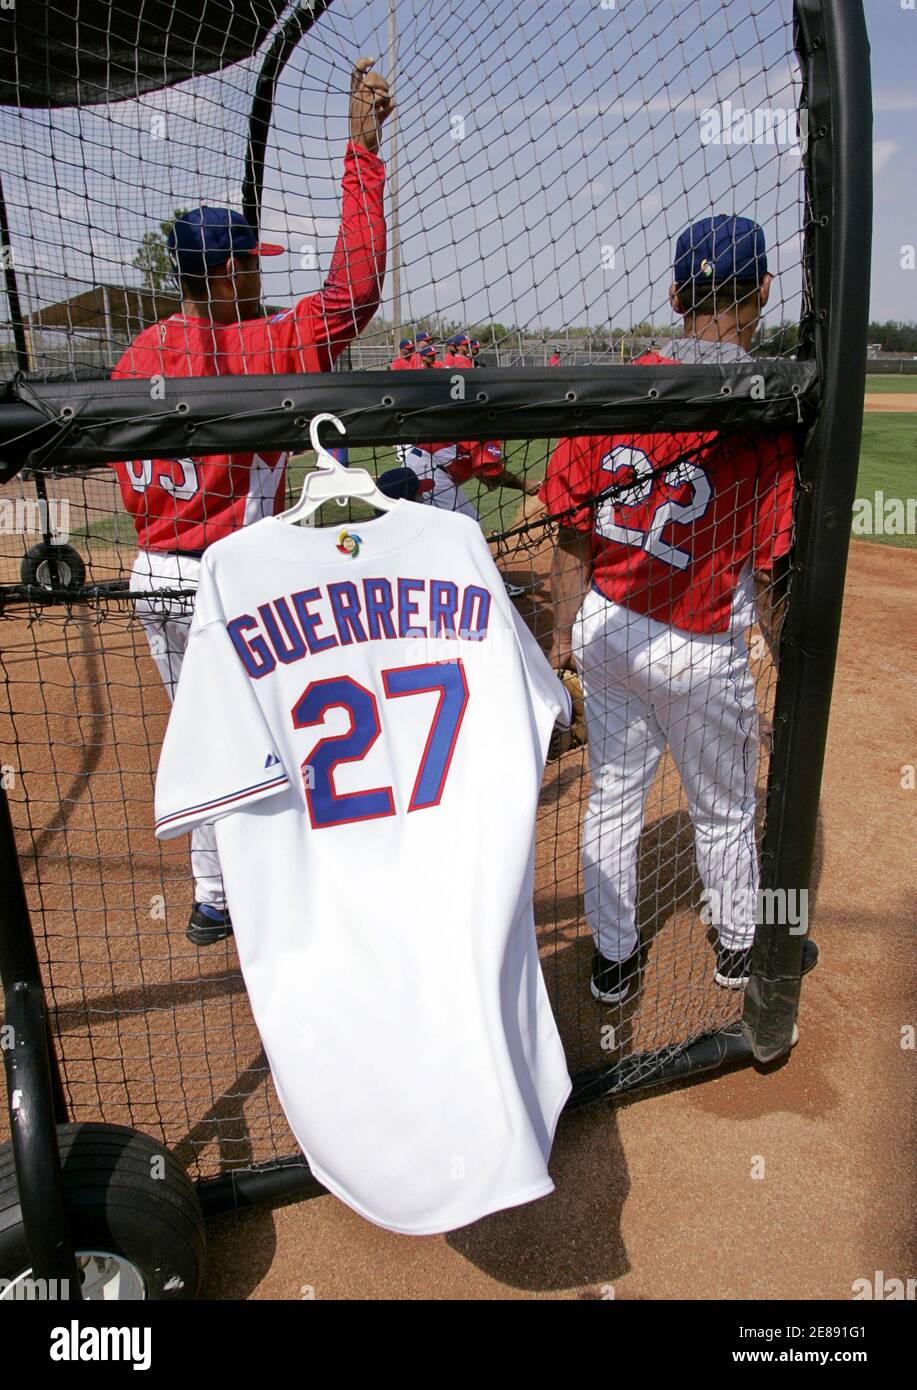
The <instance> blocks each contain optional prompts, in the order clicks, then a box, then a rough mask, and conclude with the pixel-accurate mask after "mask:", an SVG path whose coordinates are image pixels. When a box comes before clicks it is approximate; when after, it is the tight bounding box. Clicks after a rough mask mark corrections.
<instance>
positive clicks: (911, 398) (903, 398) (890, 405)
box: [864, 391, 917, 414]
mask: <svg viewBox="0 0 917 1390" xmlns="http://www.w3.org/2000/svg"><path fill="white" fill-rule="evenodd" d="M864 402H865V408H866V409H867V410H872V411H879V412H880V413H882V414H891V413H892V412H894V411H897V412H899V413H906V414H911V412H913V411H915V410H917V391H915V392H909V391H901V392H898V391H890V392H889V393H888V395H886V394H885V393H884V392H881V391H867V393H866V396H865V397H864Z"/></svg>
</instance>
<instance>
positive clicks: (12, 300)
mask: <svg viewBox="0 0 917 1390" xmlns="http://www.w3.org/2000/svg"><path fill="white" fill-rule="evenodd" d="M0 253H2V255H3V282H4V288H5V290H6V297H7V300H8V302H9V306H10V324H11V325H12V329H13V343H14V344H15V347H16V361H17V363H18V365H19V370H20V371H21V372H27V371H28V370H29V365H30V363H29V345H28V343H27V341H26V336H25V324H24V323H23V320H22V304H21V302H20V299H19V284H18V282H17V280H16V267H15V265H14V264H13V246H12V242H11V241H10V223H9V218H8V216H7V212H6V194H5V193H4V191H3V179H2V177H0Z"/></svg>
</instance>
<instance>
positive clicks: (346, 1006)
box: [156, 501, 570, 1235]
mask: <svg viewBox="0 0 917 1390" xmlns="http://www.w3.org/2000/svg"><path fill="white" fill-rule="evenodd" d="M558 717H559V718H561V719H562V720H568V719H569V703H568V699H567V695H566V692H565V691H564V689H563V687H562V685H561V684H560V682H559V681H558V680H557V679H556V677H555V676H554V673H553V672H552V671H551V669H550V666H549V665H548V663H547V661H546V659H545V657H544V656H543V654H542V652H541V649H540V648H539V647H538V645H537V643H536V642H535V640H534V638H533V637H532V636H531V634H530V633H529V631H528V629H527V628H526V626H525V624H524V623H523V622H522V621H521V619H520V618H519V617H518V615H517V614H516V612H515V610H514V608H513V606H512V604H511V603H510V601H509V599H508V597H507V595H506V591H505V588H504V585H503V583H502V580H501V579H500V576H499V574H498V572H497V569H496V567H495V565H494V563H493V559H492V558H491V555H490V551H489V550H488V547H487V543H486V541H485V540H484V537H483V536H482V534H481V531H480V529H479V527H478V526H476V525H475V524H474V523H473V522H471V521H469V520H468V519H467V518H465V517H463V516H458V515H454V514H452V513H448V512H443V511H437V510H435V509H433V508H429V507H421V506H417V505H415V504H413V503H410V502H406V501H402V502H399V503H398V504H397V506H396V507H395V509H394V510H393V511H391V512H389V513H386V514H385V515H383V516H380V517H378V518H377V519H375V520H372V521H369V522H361V523H359V524H354V525H352V526H348V527H347V528H346V530H344V531H338V530H337V529H335V528H329V529H312V528H303V529H299V528H297V527H295V526H291V525H289V524H288V523H286V522H283V521H279V520H277V519H275V518H273V517H271V518H268V519H266V520H264V521H260V522H257V523H256V524H255V525H253V526H250V527H247V528H246V529H245V530H244V531H240V532H238V533H237V534H236V535H233V536H230V537H228V538H227V539H225V540H221V541H218V542H217V543H216V544H215V545H213V546H211V547H210V548H209V549H208V550H207V552H206V554H205V556H204V559H203V562H202V564H201V575H200V587H199V590H198V596H197V603H196V609H195V616H194V622H193V625H192V632H191V636H190V639H189V642H188V649H187V652H186V654H185V659H184V663H183V666H182V672H181V678H180V680H179V684H178V690H177V693H176V697H175V703H174V706H173V709H172V716H171V719H170V721H169V727H168V731H167V734H166V738H165V743H164V745H163V750H162V756H161V760H160V764H159V775H158V778H157V783H156V833H157V835H159V836H160V837H161V838H168V837H170V836H173V835H178V834H181V833H182V832H184V831H187V830H188V829H190V828H191V827H192V826H195V825H199V824H201V822H206V821H214V822H215V829H216V839H217V846H218V849H219V856H220V863H221V865H222V867H223V875H224V881H225V887H226V897H227V902H228V905H229V908H230V911H231V914H232V920H233V924H234V927H235V938H236V944H237V947H238V951H239V959H240V962H241V966H242V971H243V974H244V977H245V982H246V986H247V988H248V993H249V997H250V999H251V1004H252V1009H253V1012H254V1016H255V1021H256V1023H257V1025H258V1028H259V1030H260V1032H261V1036H262V1039H263V1042H264V1046H265V1050H266V1052H267V1055H268V1059H269V1061H270V1065H271V1070H272V1072H273V1076H274V1081H275V1083H276V1087H277V1092H278V1095H279V1097H280V1100H281V1103H282V1105H283V1107H284V1110H285V1112H286V1115H287V1118H288V1119H289V1122H290V1125H291V1127H292V1129H293V1131H294V1133H295V1135H296V1137H297V1139H298V1141H299V1143H300V1145H301V1146H302V1149H303V1152H304V1153H305V1155H306V1157H307V1158H308V1160H309V1163H310V1166H311V1167H312V1169H313V1171H314V1172H315V1174H316V1176H317V1177H318V1178H319V1179H320V1180H321V1181H322V1182H323V1183H325V1185H326V1186H327V1187H328V1188H329V1189H330V1190H331V1191H332V1192H334V1193H336V1194H337V1196H338V1197H340V1198H341V1199H342V1200H343V1201H345V1202H347V1203H348V1204H349V1205H350V1206H352V1207H353V1208H354V1209H355V1210H356V1211H358V1212H360V1213H361V1214H362V1215H363V1216H365V1217H368V1218H369V1219H370V1220H371V1221H375V1222H376V1223H378V1224H379V1225H380V1226H385V1227H387V1228H388V1229H390V1230H394V1231H402V1232H405V1233H408V1234H418V1235H420V1234H431V1233H434V1232H438V1231H446V1230H451V1229H453V1228H455V1227H457V1226H463V1225H465V1224H466V1223H468V1222H470V1221H474V1220H476V1219H477V1218H478V1217H481V1216H484V1215H485V1214H486V1213H488V1212H492V1211H496V1210H498V1209H500V1208H503V1207H509V1206H514V1205H516V1204H518V1203H520V1202H526V1201H530V1200H531V1199H533V1198H535V1197H540V1196H543V1195H544V1194H546V1193H548V1192H550V1191H552V1190H553V1184H552V1182H551V1179H550V1177H549V1175H548V1169H547V1159H548V1156H549V1153H550V1149H551V1143H552V1140H553V1136H554V1129H555V1125H556V1123H557V1119H558V1116H559V1114H560V1111H561V1110H562V1108H563V1105H564V1103H565V1101H566V1099H567V1096H568V1095H569V1091H570V1078H569V1076H568V1073H567V1067H566V1062H565V1059H564V1054H563V1048H562V1046H561V1042H560V1038H559V1036H558V1033H557V1028H556V1025H555V1022H554V1018H553V1015H552V1013H551V1008H550V1004H549V1001H548V996H547V991H546V989H545V985H544V980H543V979H542V974H541V968H540V965H539V961H538V955H537V951H536V944H535V932H534V922H533V912H532V889H533V875H534V825H535V809H536V804H537V799H538V792H539V787H540V784H541V779H542V774H543V771H544V759H545V753H546V750H547V745H548V740H549V738H550V734H551V729H552V727H553V725H554V722H555V719H557V718H558Z"/></svg>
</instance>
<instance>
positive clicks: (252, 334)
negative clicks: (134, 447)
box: [112, 143, 385, 551]
mask: <svg viewBox="0 0 917 1390" xmlns="http://www.w3.org/2000/svg"><path fill="white" fill-rule="evenodd" d="M384 181H385V168H384V165H383V164H382V161H381V160H380V159H379V158H378V157H377V156H376V155H374V154H371V153H370V152H369V151H368V150H366V149H364V147H363V146H362V145H355V144H353V143H350V144H348V147H347V153H346V156H345V160H344V179H343V204H342V212H341V230H340V234H339V236H338V240H337V245H336V246H335V250H334V255H333V257H332V261H331V268H330V271H329V273H328V277H327V279H326V281H325V284H324V286H323V288H322V289H321V290H320V291H319V292H318V293H317V294H313V295H309V296H308V297H306V298H305V299H301V300H300V301H299V302H298V303H297V304H296V305H295V306H294V307H293V308H292V309H285V310H283V311H282V312H281V313H278V314H274V315H273V316H272V317H270V318H268V317H265V318H255V319H243V320H241V321H240V322H238V323H234V324H229V325H220V324H216V323H213V322H211V321H210V320H208V319H199V318H189V317H187V316H186V315H184V314H173V315H172V317H171V318H168V319H164V320H163V321H162V322H161V323H156V324H153V325H152V326H151V327H150V328H146V329H144V330H143V332H142V333H140V334H139V335H138V337H137V338H136V339H135V340H134V342H133V343H132V344H131V346H130V347H129V348H128V349H127V351H126V352H125V353H124V355H123V357H122V358H121V360H120V362H119V363H118V365H117V366H116V368H115V370H114V372H113V373H112V376H113V378H114V379H115V380H117V379H122V378H131V377H143V378H146V379H147V380H152V379H153V378H155V377H206V376H252V375H258V374H267V373H278V372H326V371H330V370H331V367H332V364H333V363H334V361H335V360H336V359H337V357H339V356H340V354H341V352H342V351H343V349H344V347H345V346H346V345H347V343H349V342H351V341H352V340H353V339H354V338H355V337H356V336H357V334H358V333H360V332H362V330H363V329H364V328H365V327H366V325H367V324H368V323H369V321H370V319H371V318H372V316H373V314H374V313H375V311H376V309H377V308H378V306H379V297H380V293H381V287H382V282H383V279H384V276H385V221H384V217H383V208H382V197H383V187H384ZM286 460H287V455H286V453H281V452H264V453H263V454H251V453H242V454H209V455H206V456H204V457H194V458H181V459H176V458H169V459H134V460H131V461H129V462H122V463H116V464H113V467H114V469H115V472H116V473H117V475H118V482H119V484H120V487H121V495H122V498H123V499H124V506H125V508H126V509H127V511H128V512H130V514H131V516H132V517H133V519H134V524H135V526H136V528H137V543H138V545H139V546H140V548H141V549H142V550H169V551H174V550H182V551H198V550H203V549H204V548H205V546H208V545H210V543H211V542H212V541H215V540H219V539H220V538H221V537H223V536H227V535H230V534H231V533H232V532H233V531H237V530H239V528H240V527H242V526H246V525H249V524H250V523H251V522H252V521H256V520H259V519H260V518H261V517H264V516H270V515H272V514H273V513H274V512H277V511H280V510H281V508H282V506H283V494H284V480H285V472H286Z"/></svg>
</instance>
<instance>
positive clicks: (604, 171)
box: [0, 0, 917, 329]
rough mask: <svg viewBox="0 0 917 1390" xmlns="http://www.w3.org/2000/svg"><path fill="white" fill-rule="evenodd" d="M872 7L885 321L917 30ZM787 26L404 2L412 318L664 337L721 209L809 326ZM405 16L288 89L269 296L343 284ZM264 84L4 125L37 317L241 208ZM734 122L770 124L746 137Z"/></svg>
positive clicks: (710, 11) (900, 274) (657, 8)
mask: <svg viewBox="0 0 917 1390" xmlns="http://www.w3.org/2000/svg"><path fill="white" fill-rule="evenodd" d="M904 3H905V4H910V0H904ZM866 9H867V22H868V24H869V28H870V35H871V43H872V53H873V85H874V99H875V143H874V167H875V172H876V185H875V207H876V219H875V225H876V230H875V238H874V256H873V287H872V316H873V317H874V318H880V319H884V318H892V317H896V318H897V317H905V318H917V272H915V271H912V270H911V271H908V270H904V269H902V268H901V248H902V246H905V245H907V244H910V243H913V242H914V241H915V240H917V149H915V140H914V135H915V124H917V89H915V83H914V79H913V74H914V72H915V71H917V61H915V60H917V12H915V11H914V10H913V9H905V8H902V4H901V0H867V4H866ZM790 12H791V4H790V0H604V3H603V0H569V3H563V2H562V0H550V3H547V4H543V5H541V6H538V5H530V6H520V5H519V4H518V3H514V2H513V0H491V3H489V4H488V5H486V6H482V5H480V4H479V3H477V2H476V0H452V2H451V3H449V4H445V3H443V0H398V4H397V23H398V47H397V54H398V58H397V65H396V72H395V82H396V95H397V98H398V102H399V118H398V120H399V125H398V144H399V212H400V226H401V235H402V266H403V269H402V284H403V288H404V300H403V306H402V307H403V320H404V321H405V322H410V321H411V320H412V319H417V318H419V317H420V316H421V315H426V314H429V313H430V312H432V311H439V312H440V313H442V314H443V315H445V316H446V317H448V318H450V319H453V320H456V321H458V322H467V323H475V322H478V323H480V322H484V321H486V320H488V319H491V318H492V319H496V320H499V321H502V322H504V323H512V322H515V323H517V324H519V325H520V326H526V327H528V328H530V329H538V328H539V327H544V328H553V329H556V328H558V327H559V326H560V325H562V324H564V323H571V324H584V323H589V324H591V325H594V326H600V325H605V326H611V325H617V326H621V327H628V326H630V325H631V324H633V323H636V322H639V321H640V320H641V319H643V318H645V317H651V318H653V319H654V320H655V322H657V323H662V322H667V321H668V320H669V317H670V313H669V310H668V307H667V298H666V295H667V288H668V284H669V281H670V279H671V272H670V265H671V248H672V243H673V241H674V239H675V237H676V236H677V234H678V232H679V231H680V230H681V229H682V228H683V227H684V226H686V225H687V224H688V223H689V222H691V221H693V220H694V219H695V218H698V217H702V216H705V215H707V214H710V213H713V212H720V211H725V212H737V213H746V214H748V215H750V216H753V217H755V218H756V219H757V220H758V221H759V222H760V223H761V224H762V226H763V227H764V228H765V231H766V235H767V241H768V255H769V263H770V268H771V270H772V271H774V273H775V275H776V282H775V287H774V291H773V292H772V297H771V298H772V302H771V306H770V310H769V313H768V319H769V321H770V322H771V323H775V322H778V321H779V320H780V319H781V318H786V319H789V320H794V319H795V318H796V317H797V316H798V310H799V291H800V237H799V229H800V226H801V195H802V185H801V172H800V156H799V150H798V147H797V146H796V144H795V130H793V129H791V128H790V126H789V125H787V123H786V118H787V117H789V116H790V115H791V113H792V111H793V110H794V108H795V102H796V97H797V94H798V80H797V75H796V72H795V65H794V62H793V58H792V54H791V52H790V48H791V41H790V34H789V27H788V18H789V15H790ZM387 14H388V5H387V0H334V3H333V4H332V6H331V8H330V10H329V11H328V12H327V13H326V14H325V15H324V16H323V17H322V19H321V20H320V21H319V22H318V23H317V25H316V26H315V28H314V29H313V31H312V34H311V35H310V36H309V38H308V39H307V41H306V43H305V44H304V45H302V46H301V48H300V49H299V50H298V51H297V53H296V55H295V56H294V59H293V60H292V62H291V63H290V65H289V67H288V68H287V70H286V72H285V74H284V77H283V79H282V82H281V84H280V87H279V90H278V95H277V102H276V107H275V120H274V126H273V129H272V134H271V141H270V145H269V151H268V160H269V167H268V174H267V179H266V189H265V202H264V213H263V226H262V231H263V234H264V235H265V237H266V238H267V239H273V240H279V241H282V242H283V243H284V244H285V245H287V246H288V247H289V248H290V250H289V253H288V254H287V255H285V256H283V257H279V258H277V259H276V260H275V261H273V262H271V271H270V273H269V275H268V276H267V278H266V286H265V288H266V294H267V296H268V298H269V299H270V300H272V301H274V302H288V301H289V300H290V299H291V298H293V297H298V296H300V295H302V294H306V293H309V292H310V291H312V290H314V289H316V288H318V286H319V284H320V282H321V278H322V276H323V274H324V273H325V271H326V269H327V266H328V262H329V260H330V255H331V250H332V248H333V244H334V235H335V232H336V228H337V219H338V208H339V193H338V188H339V179H340V172H341V157H342V154H343V150H344V142H345V138H346V106H347V96H346V93H347V85H348V70H349V66H350V63H351V61H352V60H353V59H354V58H355V57H356V56H358V55H359V54H360V53H369V54H374V55H378V57H379V60H380V61H379V67H380V70H383V71H386V70H387V63H386V22H387ZM253 78H254V65H253V64H252V65H241V66H238V67H236V68H233V69H229V70H226V71H225V72H224V73H222V74H220V75H219V76H217V77H214V78H208V79H204V80H200V81H197V82H192V83H185V84H183V85H182V86H180V87H178V88H174V89H172V90H171V91H168V92H165V93H155V94H152V95H151V96H148V97H145V98H142V99H140V100H138V101H135V102H128V103H119V104H117V105H113V106H109V107H104V106H101V107H95V108H91V109H85V110H84V111H82V112H58V113H54V114H53V115H52V116H51V117H50V118H49V117H48V116H47V115H46V114H42V113H34V112H33V113H25V114H24V115H17V114H15V113H9V112H3V113H0V140H2V148H0V161H2V164H3V167H4V171H5V172H4V183H5V187H6V195H7V202H8V204H9V206H10V216H11V220H12V223H13V242H14V249H15V252H16V257H17V266H18V268H19V269H20V270H21V272H22V278H23V281H24V283H25V287H26V293H27V295H28V297H29V298H30V300H33V301H34V300H36V299H38V300H44V301H45V302H48V301H50V300H53V299H56V298H60V297H62V293H66V292H67V289H66V287H68V286H69V287H71V288H70V291H69V292H73V290H74V289H79V288H81V287H84V286H86V285H89V284H92V283H97V282H100V281H104V282H108V283H114V284H122V283H127V284H133V283H136V282H137V275H136V272H135V271H133V270H132V269H131V268H130V260H131V258H132V256H133V254H134V251H135V249H136V246H137V243H138V241H139V239H140V237H141V236H142V235H143V233H144V232H145V231H148V230H150V229H152V228H156V227H157V224H158V223H159V221H160V220H161V219H163V218H166V217H168V216H169V215H170V214H171V211H172V209H173V208H174V207H175V206H177V205H186V206H188V205H193V204H196V203H200V202H202V201H204V202H210V203H218V204H225V203H227V202H230V203H231V202H233V201H235V199H236V196H237V189H238V185H239V182H240V179H241V171H242V155H243V152H244V132H245V113H246V111H247V109H248V103H249V100H250V93H251V88H252V83H253ZM724 103H728V104H729V108H728V111H729V114H728V119H727V122H726V134H727V135H728V137H729V138H728V139H727V138H724V133H723V121H724V119H726V117H725V114H724V113H725V111H726V108H725V107H724ZM742 111H748V112H750V113H752V117H754V118H758V117H761V116H762V113H763V116H764V121H763V124H761V125H760V127H754V128H753V126H752V125H751V124H746V125H745V126H744V127H742V126H741V124H739V125H736V124H733V125H732V126H731V127H730V125H729V122H733V123H735V122H739V123H741V121H742V119H743V118H742V116H741V113H742ZM711 113H713V114H711ZM749 119H750V120H751V119H752V118H749ZM717 123H719V129H718V128H717ZM743 131H744V133H743ZM733 136H735V137H736V138H735V139H733V138H732V137H733ZM383 154H384V155H386V156H388V155H389V154H390V148H389V143H388V142H387V143H386V145H385V146H384V147H383ZM389 212H391V204H389ZM62 287H63V289H62ZM390 308H391V305H390V301H387V302H386V303H385V305H384V309H385V311H386V312H390Z"/></svg>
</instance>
